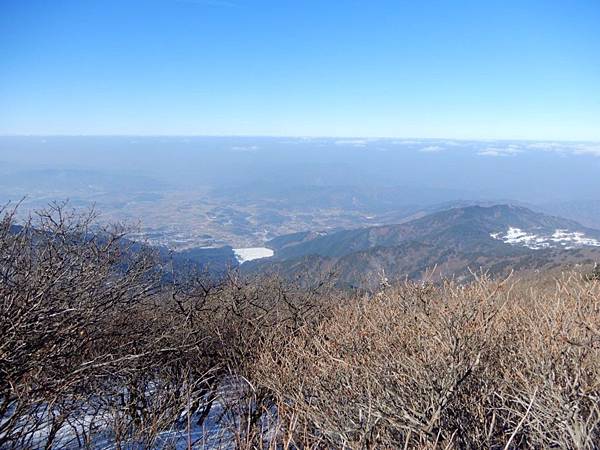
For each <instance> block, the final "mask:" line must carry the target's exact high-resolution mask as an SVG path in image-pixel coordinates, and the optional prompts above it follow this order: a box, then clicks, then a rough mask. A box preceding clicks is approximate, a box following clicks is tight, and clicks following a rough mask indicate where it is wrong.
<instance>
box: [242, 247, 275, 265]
mask: <svg viewBox="0 0 600 450" xmlns="http://www.w3.org/2000/svg"><path fill="white" fill-rule="evenodd" d="M233 253H235V257H236V258H237V260H238V262H239V263H240V264H242V263H245V262H246V261H252V260H253V259H260V258H270V257H271V256H273V250H271V249H270V248H266V247H248V248H234V249H233Z"/></svg>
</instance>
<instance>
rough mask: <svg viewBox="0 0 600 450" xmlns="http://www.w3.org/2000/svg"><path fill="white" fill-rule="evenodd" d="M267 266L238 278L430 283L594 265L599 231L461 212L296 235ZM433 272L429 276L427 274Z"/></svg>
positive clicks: (536, 216) (494, 212)
mask: <svg viewBox="0 0 600 450" xmlns="http://www.w3.org/2000/svg"><path fill="white" fill-rule="evenodd" d="M266 247H268V248H271V249H273V250H274V252H275V254H274V256H273V257H272V258H269V259H261V260H256V261H251V262H248V263H245V264H244V265H243V266H242V268H243V270H244V271H248V272H256V271H261V272H262V271H273V272H277V273H280V274H283V275H285V276H293V277H302V276H317V275H318V274H319V273H320V272H324V271H327V272H329V271H331V272H334V273H335V274H336V275H337V276H338V277H339V279H340V282H341V283H343V284H348V285H373V284H374V283H376V282H378V279H379V278H381V277H386V278H390V279H391V278H404V277H408V278H413V279H418V278H421V277H423V276H424V274H425V272H426V271H427V270H428V269H430V270H432V271H433V273H432V274H431V275H432V276H433V277H435V278H439V277H442V276H455V277H458V278H461V277H468V276H469V275H470V271H471V270H475V271H477V270H479V269H483V270H487V271H489V272H491V273H493V274H500V273H505V272H508V271H510V270H513V269H514V270H526V269H530V270H536V269H548V268H552V267H557V266H561V265H565V264H575V263H577V264H591V263H593V262H594V261H600V231H598V230H594V229H591V228H587V227H585V226H583V225H581V224H579V223H577V222H574V221H572V220H568V219H563V218H560V217H554V216H549V215H545V214H541V213H537V212H533V211H531V210H529V209H527V208H524V207H521V206H512V205H495V206H467V207H461V208H454V209H450V210H445V211H440V212H436V213H433V214H429V215H426V216H424V217H421V218H418V219H415V220H412V221H409V222H406V223H402V224H398V225H384V226H375V227H367V228H360V229H354V230H342V231H335V232H303V233H295V234H291V235H286V236H281V237H278V238H276V239H273V240H271V241H269V242H268V243H267V244H266ZM434 269H435V270H434Z"/></svg>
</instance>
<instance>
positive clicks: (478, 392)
mask: <svg viewBox="0 0 600 450" xmlns="http://www.w3.org/2000/svg"><path fill="white" fill-rule="evenodd" d="M599 307H600V289H599V285H598V284H595V283H594V284H590V283H585V282H583V280H582V278H581V277H580V276H576V275H572V276H571V277H568V278H565V279H562V280H559V281H557V282H556V284H555V286H554V287H553V288H552V289H548V288H547V287H534V286H527V285H518V284H517V285H516V286H514V285H513V284H512V283H510V282H509V280H505V281H503V282H494V281H491V280H489V279H487V278H486V277H480V278H479V279H478V280H477V281H476V282H474V283H471V284H469V285H466V286H461V285H457V284H455V283H451V282H448V283H445V284H444V285H443V286H439V287H434V286H430V285H427V284H413V283H406V284H403V285H401V286H398V287H395V288H386V289H385V290H384V291H382V292H380V293H379V294H377V295H374V296H370V297H363V298H358V299H355V300H354V301H351V302H350V303H349V304H342V305H339V306H337V307H336V308H335V310H334V312H333V314H332V316H331V318H330V319H327V320H325V321H323V322H322V323H321V324H319V325H318V326H317V327H316V328H314V329H313V328H304V329H302V330H301V333H300V334H299V335H297V336H295V337H293V338H289V337H285V336H282V337H281V339H280V340H279V342H278V345H274V346H272V347H270V348H264V349H263V352H262V356H261V358H259V360H258V362H257V373H256V377H257V381H256V382H257V383H261V384H263V385H265V386H268V387H269V388H270V389H271V390H272V391H273V392H274V393H275V396H276V398H277V399H276V403H277V404H278V417H279V422H278V433H279V436H280V442H284V443H286V445H287V446H288V447H292V448H293V447H296V446H300V447H306V446H308V447H319V448H330V447H335V448H391V447H402V446H404V447H406V448H416V447H420V448H446V447H452V448H505V447H506V448H552V447H559V448H595V446H596V445H597V443H598V442H599V439H600V428H599V427H600V415H599V412H600V411H599V407H598V406H599V397H598V396H599V394H600V386H599V385H598V380H599V379H600V354H599V349H598V343H599V341H598V339H599V338H600V335H599V334H598V329H599V325H600V323H599V322H600V316H599V315H598V308H599Z"/></svg>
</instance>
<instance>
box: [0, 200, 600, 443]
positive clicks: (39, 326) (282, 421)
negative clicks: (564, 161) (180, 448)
mask: <svg viewBox="0 0 600 450" xmlns="http://www.w3.org/2000/svg"><path fill="white" fill-rule="evenodd" d="M93 223H94V217H93V215H86V216H82V215H78V214H74V213H68V212H67V210H66V208H65V207H64V206H61V205H54V206H53V207H51V208H49V210H47V211H42V212H40V213H38V215H37V216H36V217H34V219H33V220H31V221H30V223H29V224H27V225H26V226H24V227H23V228H15V227H14V217H13V213H12V212H10V211H9V212H5V217H4V220H3V221H2V224H1V226H0V299H1V305H0V307H1V308H2V311H1V312H2V314H1V316H0V336H1V338H0V447H1V448H40V447H41V448H44V447H46V448H61V447H63V446H66V445H67V444H69V445H71V446H82V447H83V446H88V447H93V446H94V443H95V442H96V440H97V439H98V437H99V436H102V437H103V438H105V439H108V440H109V441H110V442H112V443H113V445H114V446H115V447H117V448H121V447H122V446H125V447H127V448H151V447H165V446H167V445H169V442H168V441H166V440H165V439H163V438H161V436H163V433H164V432H165V431H167V430H176V431H177V433H178V434H177V436H178V437H177V439H179V441H178V442H180V443H181V442H182V441H181V439H183V442H184V443H185V446H188V447H194V448H202V447H204V446H209V444H210V445H211V446H213V447H215V446H217V447H218V446H219V445H221V446H222V447H223V448H232V447H233V448H240V449H250V448H352V449H360V448H427V449H429V448H440V449H442V448H472V449H476V448H498V449H504V448H506V449H508V448H573V449H576V448H577V449H583V448H590V449H591V448H597V447H598V442H600V282H599V281H597V280H594V279H592V280H589V279H586V278H585V277H582V276H580V275H578V274H570V275H565V276H563V277H560V278H558V279H549V278H539V279H538V280H533V281H531V280H527V281H523V280H521V281H516V280H513V279H507V280H503V281H494V280H490V279H488V278H487V277H485V276H480V277H477V279H476V281H475V282H472V283H469V284H466V285H461V284H457V283H454V282H446V283H441V284H436V285H433V284H429V283H409V282H407V283H403V284H400V285H395V286H388V285H385V284H383V285H382V287H381V289H379V290H378V291H377V292H376V293H373V294H365V295H358V294H356V293H354V294H353V293H344V292H340V291H337V290H334V289H332V288H331V287H330V283H329V280H328V279H327V278H325V279H323V280H318V281H316V282H315V283H314V286H313V287H311V288H307V287H303V288H301V289H300V288H298V287H297V286H293V285H290V284H289V283H284V282H282V281H280V280H277V279H275V278H263V279H254V280H245V279H242V278H240V277H238V276H236V274H233V273H232V274H230V275H229V276H228V277H227V278H226V279H225V280H222V281H221V282H219V283H215V282H211V281H209V280H208V278H207V277H206V276H205V275H204V274H194V276H186V277H185V278H181V279H180V278H179V276H180V275H179V274H171V276H169V277H167V275H168V270H166V269H165V268H161V267H160V264H159V262H158V260H157V259H156V258H155V255H152V254H151V252H149V251H147V250H145V249H144V248H143V247H139V246H137V247H136V246H135V245H133V244H131V243H129V242H127V241H125V240H124V239H123V232H122V230H121V229H120V228H118V227H113V228H111V229H104V230H98V229H95V228H94V229H92V225H93ZM92 231H93V232H92ZM134 247H135V248H134ZM216 410H218V411H219V414H218V415H217V416H218V417H216V419H215V420H216V421H217V422H219V424H218V431H219V437H218V439H212V441H211V442H210V443H209V442H208V441H207V437H206V436H201V437H198V436H197V435H193V433H192V430H194V429H199V428H200V429H201V428H202V427H203V425H204V424H205V421H206V420H207V417H208V416H209V415H210V414H212V413H213V412H214V411H216ZM65 436H68V437H69V438H68V440H66V437H65ZM171 443H172V442H171Z"/></svg>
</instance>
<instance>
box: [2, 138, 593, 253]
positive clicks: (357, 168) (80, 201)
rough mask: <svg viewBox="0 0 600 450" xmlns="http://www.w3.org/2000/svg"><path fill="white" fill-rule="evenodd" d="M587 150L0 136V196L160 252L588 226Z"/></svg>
mask: <svg viewBox="0 0 600 450" xmlns="http://www.w3.org/2000/svg"><path fill="white" fill-rule="evenodd" d="M598 173H600V144H599V143H594V142H542V141H541V142H532V141H460V140H439V139H384V138H381V139H358V138H352V139H350V138H286V137H264V138H260V137H135V136H130V137H125V136H121V137H56V136H49V137H1V138H0V201H2V202H8V201H12V202H18V201H21V200H22V207H21V209H20V210H21V213H24V212H26V211H28V210H30V209H32V208H36V207H40V206H43V205H46V204H47V203H48V202H50V201H61V200H65V199H69V202H70V204H71V205H72V206H75V207H90V206H92V205H94V206H95V207H96V208H97V209H98V211H100V212H101V213H102V214H103V220H105V221H106V222H111V221H115V220H118V221H125V222H127V223H129V224H130V225H134V226H135V227H136V228H137V230H138V232H137V233H135V234H134V237H137V238H141V239H144V240H147V241H148V242H150V243H152V244H160V245H164V246H167V247H169V248H172V249H176V250H182V249H192V248H199V247H221V246H231V247H234V248H247V247H262V246H263V245H264V243H265V242H267V241H269V240H271V239H273V238H276V237H277V236H281V235H286V234H290V233H295V232H300V231H323V232H324V231H331V230H337V229H353V228H360V227H369V226H376V225H383V224H398V223H402V222H405V221H408V220H411V219H415V218H418V217H422V216H424V215H426V214H429V213H433V212H436V211H441V210H445V209H449V208H453V207H461V206H468V205H471V204H480V205H493V204H500V203H501V204H517V205H522V206H527V207H529V208H531V209H533V210H536V211H539V212H545V213H549V214H554V215H560V216H563V217H565V218H569V219H574V220H577V221H579V222H580V223H581V224H582V225H585V226H589V227H592V228H594V227H597V228H600V200H598V199H599V198H600V177H598V176H597V174H598Z"/></svg>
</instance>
